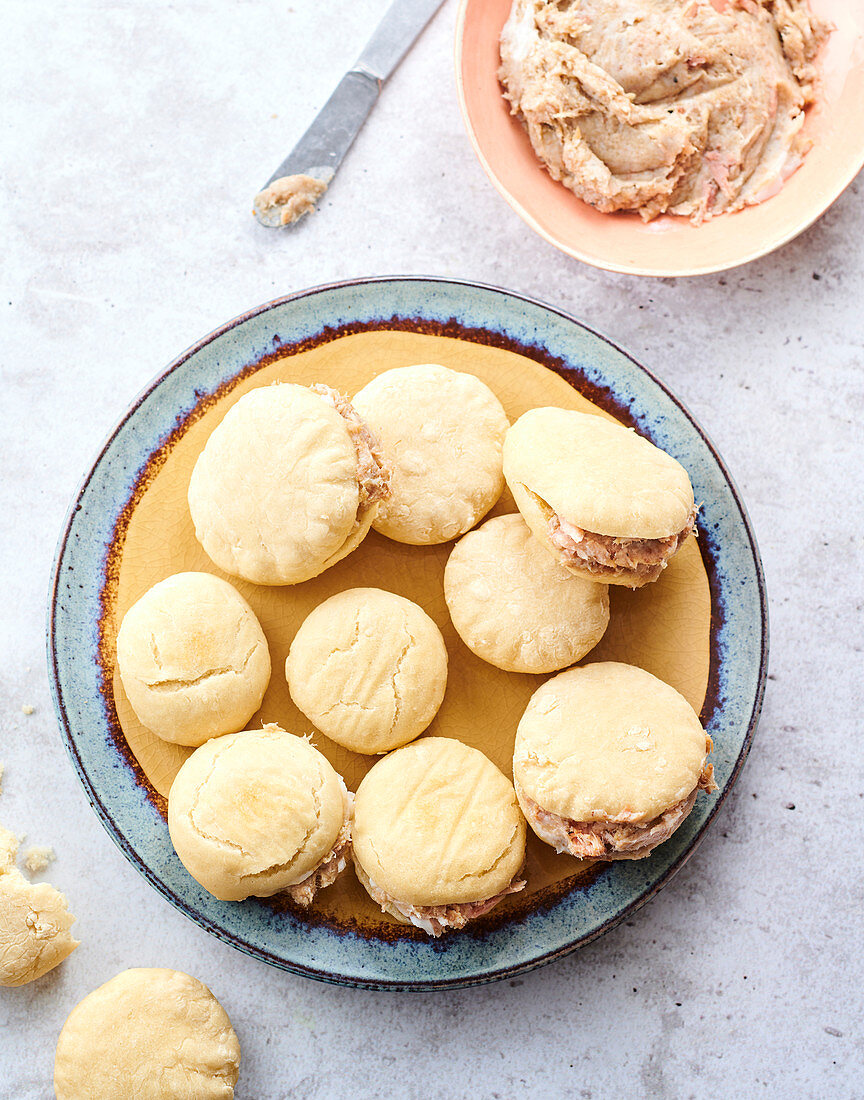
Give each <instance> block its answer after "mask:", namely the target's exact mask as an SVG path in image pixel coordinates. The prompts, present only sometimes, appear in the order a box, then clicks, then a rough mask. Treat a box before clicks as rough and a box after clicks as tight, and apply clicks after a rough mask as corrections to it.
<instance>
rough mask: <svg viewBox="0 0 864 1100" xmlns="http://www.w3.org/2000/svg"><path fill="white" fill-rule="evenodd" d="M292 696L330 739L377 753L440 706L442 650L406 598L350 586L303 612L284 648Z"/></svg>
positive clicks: (431, 627) (407, 737)
mask: <svg viewBox="0 0 864 1100" xmlns="http://www.w3.org/2000/svg"><path fill="white" fill-rule="evenodd" d="M285 675H286V677H287V680H288V688H289V690H290V692H291V698H292V699H293V700H294V702H295V703H296V704H297V706H298V707H299V708H300V710H302V711H303V713H304V714H305V715H306V717H307V718H308V719H309V721H310V722H312V723H314V725H315V726H316V727H317V728H318V729H319V730H321V732H322V733H324V734H326V735H327V736H328V737H329V738H330V740H331V741H335V742H336V743H337V744H338V745H343V746H344V747H345V748H346V749H352V750H353V751H354V752H364V753H383V752H389V751H390V749H395V748H397V747H398V746H399V745H404V744H406V743H407V742H408V741H413V739H414V738H415V737H419V735H420V734H421V733H422V732H423V730H425V729H426V727H427V726H428V725H429V723H430V722H431V721H432V719H433V718H434V717H435V715H436V714H437V713H438V708H439V707H440V706H441V701H442V699H443V698H444V690H445V688H446V686H447V649H446V647H445V645H444V639H443V638H442V637H441V631H440V630H439V629H438V627H437V626H436V625H435V623H434V622H433V621H432V619H430V618H429V616H428V615H427V614H426V612H425V611H424V610H423V609H422V608H421V607H418V606H417V604H416V603H412V602H411V600H406V599H404V597H402V596H397V595H396V594H395V593H393V592H384V591H382V590H381V589H380V588H352V589H350V590H349V591H347V592H339V593H338V594H337V595H335V596H331V597H330V599H329V600H325V601H324V603H322V604H320V605H319V606H318V607H316V608H315V610H314V611H313V612H312V613H311V614H310V615H309V616H308V617H307V618H306V619H305V621H304V622H303V624H302V626H301V627H300V629H299V630H298V631H297V634H296V635H295V636H294V641H293V642H292V643H291V649H290V650H289V653H288V660H287V661H286V662H285Z"/></svg>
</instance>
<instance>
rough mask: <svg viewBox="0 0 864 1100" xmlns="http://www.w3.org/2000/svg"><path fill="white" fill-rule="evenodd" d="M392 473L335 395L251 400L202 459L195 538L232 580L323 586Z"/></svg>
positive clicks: (268, 395) (192, 493) (286, 389)
mask: <svg viewBox="0 0 864 1100" xmlns="http://www.w3.org/2000/svg"><path fill="white" fill-rule="evenodd" d="M389 483H390V470H389V467H388V465H387V463H386V462H385V461H384V458H383V457H382V455H381V451H380V449H379V447H378V444H377V442H376V440H375V439H374V438H373V437H372V435H371V434H370V433H369V431H368V430H367V428H366V426H365V424H364V423H363V421H362V420H361V419H360V417H359V416H358V415H357V413H356V412H355V410H354V408H353V407H352V405H351V404H350V402H349V401H348V400H347V399H346V398H345V397H343V396H342V395H341V394H339V393H337V392H336V391H335V390H332V389H330V388H329V387H327V386H313V387H311V388H309V389H307V388H306V387H305V386H296V385H293V384H288V383H284V384H277V385H273V386H262V387H261V388H260V389H257V390H251V391H250V392H249V393H247V394H244V395H243V397H241V398H240V399H239V401H238V402H237V403H236V404H235V405H234V406H233V407H232V408H231V409H229V410H228V412H227V413H226V415H225V418H224V419H223V420H222V422H221V423H220V424H219V425H217V427H216V428H215V429H214V430H213V432H212V433H211V435H210V438H209V439H208V440H207V443H206V444H205V446H204V450H203V451H202V452H201V454H200V455H199V456H198V461H197V462H196V463H195V468H194V470H193V471H192V477H191V480H190V482H189V509H190V511H191V513H192V521H193V523H194V524H195V535H196V537H197V539H198V541H199V542H200V543H201V545H202V546H203V547H204V550H205V551H206V552H207V554H208V555H209V557H210V558H211V559H212V560H213V561H214V562H215V563H216V565H218V566H219V568H220V569H224V571H225V572H226V573H230V574H231V575H232V576H237V577H244V578H245V579H246V580H249V581H253V582H254V583H255V584H280V585H281V584H297V583H299V582H300V581H305V580H308V579H309V578H310V577H317V576H318V574H319V573H322V572H323V571H324V570H325V569H328V568H329V567H330V566H331V565H335V563H336V562H337V561H341V559H342V558H344V557H345V556H346V555H347V554H350V553H351V551H352V550H354V549H355V548H356V547H357V546H359V545H360V543H361V542H362V541H363V539H364V538H365V537H366V534H367V532H368V531H369V528H370V526H371V524H372V521H373V519H374V518H375V516H376V514H377V512H378V508H379V506H380V504H381V502H382V501H383V500H386V499H387V497H388V496H389V493H390V489H389Z"/></svg>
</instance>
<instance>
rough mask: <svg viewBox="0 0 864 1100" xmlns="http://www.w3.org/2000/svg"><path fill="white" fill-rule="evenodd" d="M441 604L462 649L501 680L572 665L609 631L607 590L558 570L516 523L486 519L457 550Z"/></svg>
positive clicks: (451, 559) (511, 518) (448, 568)
mask: <svg viewBox="0 0 864 1100" xmlns="http://www.w3.org/2000/svg"><path fill="white" fill-rule="evenodd" d="M444 598H445V599H446V601H447V607H448V609H449V611H450V618H451V619H452V620H453V625H454V626H455V627H456V630H457V632H458V634H459V637H460V638H461V639H462V641H463V642H464V643H465V645H467V646H468V648H469V649H470V650H471V651H472V652H473V653H476V654H477V656H478V657H481V658H482V659H483V660H484V661H488V662H489V663H490V664H492V665H495V666H496V667H497V668H503V669H504V670H505V671H506V672H530V673H542V672H555V671H557V670H558V669H560V668H566V667H567V666H568V665H572V664H575V662H576V661H579V660H581V659H582V658H583V657H584V656H585V654H586V653H588V652H589V651H590V650H592V649H593V648H594V646H595V645H597V643H598V642H599V641H600V639H601V638H602V637H603V634H604V632H605V630H606V627H607V626H608V625H609V589H608V588H607V586H606V585H605V584H598V583H596V582H594V581H586V580H584V579H583V578H582V577H576V576H574V575H573V574H572V573H571V572H570V571H569V570H567V569H565V568H564V567H563V566H562V565H561V564H559V563H558V562H556V561H555V559H554V558H553V557H552V556H551V555H550V554H549V553H548V552H547V551H546V550H545V549H544V548H543V546H541V544H540V542H539V541H538V540H537V539H535V538H534V537H533V535H532V534H531V532H530V530H529V529H528V528H527V527H526V526H525V523H524V522H523V520H522V517H521V516H519V515H511V516H496V517H495V518H494V519H487V520H486V522H485V523H484V524H483V525H482V526H480V527H478V528H477V530H476V531H469V532H468V534H467V535H465V536H463V538H461V539H460V540H459V542H457V544H456V546H455V547H454V548H453V552H452V553H451V554H450V557H449V559H448V560H447V565H446V567H445V569H444Z"/></svg>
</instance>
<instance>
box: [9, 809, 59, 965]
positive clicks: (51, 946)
mask: <svg viewBox="0 0 864 1100" xmlns="http://www.w3.org/2000/svg"><path fill="white" fill-rule="evenodd" d="M17 851H18V841H17V840H16V838H15V836H14V835H13V834H12V833H10V832H9V831H8V830H7V829H3V828H0V985H7V986H18V985H26V984H27V983H28V982H32V981H35V979H36V978H41V977H42V975H43V974H47V973H48V971H49V970H53V969H54V967H55V966H58V965H59V964H60V963H61V962H63V960H64V959H65V958H66V956H67V955H70V954H71V953H72V952H73V951H74V950H75V948H76V947H77V946H78V940H76V939H74V938H73V937H72V935H71V933H70V931H69V929H70V928H71V927H72V925H73V924H74V922H75V918H74V917H73V916H72V914H71V913H70V912H69V910H68V908H67V902H66V898H65V897H64V896H63V894H61V893H60V892H59V891H58V890H55V889H54V887H53V886H50V885H49V884H48V883H47V882H39V883H32V882H28V881H27V879H26V878H24V876H23V875H22V874H21V872H20V871H19V870H18V869H17V868H16V866H15V853H16V852H17Z"/></svg>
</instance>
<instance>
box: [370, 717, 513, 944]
mask: <svg viewBox="0 0 864 1100" xmlns="http://www.w3.org/2000/svg"><path fill="white" fill-rule="evenodd" d="M524 861H525V820H524V818H523V817H522V814H521V812H520V810H519V806H518V805H517V803H516V796H515V794H514V791H513V787H512V786H511V784H510V781H509V780H508V779H506V778H505V777H504V776H503V775H502V774H501V772H500V771H499V770H498V769H497V768H496V767H495V765H494V764H493V763H492V761H491V760H489V759H488V758H487V757H486V756H484V755H483V753H482V752H480V751H479V750H477V749H473V748H471V747H470V746H468V745H465V744H463V743H462V742H461V741H455V740H452V739H450V738H447V737H424V738H421V739H420V740H419V741H414V742H413V743H412V744H410V745H406V746H405V747H404V748H401V749H397V750H396V751H395V752H391V753H390V755H389V756H385V757H384V758H383V759H382V760H380V761H379V762H378V763H377V764H375V766H374V767H373V768H372V770H371V771H370V772H369V773H368V774H367V775H366V777H365V778H364V779H363V781H362V782H361V784H360V786H359V788H358V790H357V800H356V805H355V818H354V866H355V869H356V871H357V877H358V878H359V880H360V882H361V883H362V884H363V886H364V887H365V888H366V890H367V892H368V893H369V895H370V897H371V898H372V899H373V900H374V901H375V902H376V903H377V904H378V905H379V906H380V907H381V909H382V911H383V912H385V913H389V914H390V915H391V916H393V917H395V918H396V920H398V921H400V922H401V923H403V924H413V925H414V926H415V927H417V928H421V929H422V930H423V931H424V932H426V933H428V935H430V936H435V937H437V936H440V935H441V934H442V933H443V932H445V931H447V930H448V929H459V928H464V927H465V925H466V924H467V923H468V922H469V921H471V920H475V919H476V918H477V917H480V916H483V915H484V914H485V913H488V912H489V911H490V910H491V909H493V908H494V907H495V906H496V905H498V903H499V902H501V901H503V899H504V898H505V897H507V896H508V895H509V894H515V893H518V892H519V891H520V890H522V889H524V887H525V882H524V881H523V880H522V879H521V878H520V873H521V870H522V865H523V863H524Z"/></svg>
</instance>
